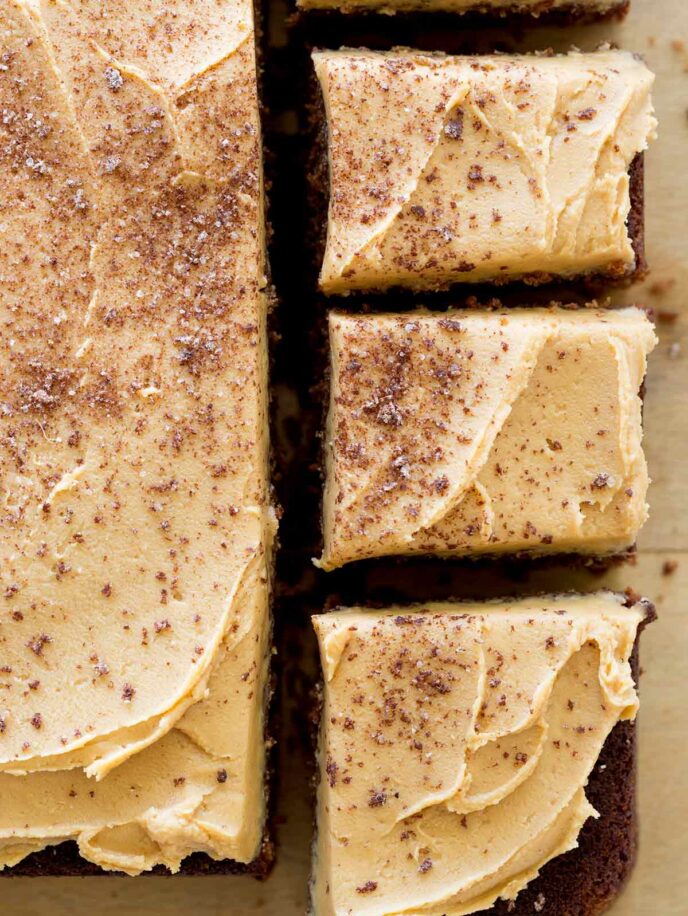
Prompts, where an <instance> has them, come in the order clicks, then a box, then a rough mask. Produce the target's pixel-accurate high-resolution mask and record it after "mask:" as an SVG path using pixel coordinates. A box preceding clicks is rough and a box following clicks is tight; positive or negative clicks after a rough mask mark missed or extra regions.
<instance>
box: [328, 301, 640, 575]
mask: <svg viewBox="0 0 688 916" xmlns="http://www.w3.org/2000/svg"><path fill="white" fill-rule="evenodd" d="M329 337H330V360H331V370H330V375H331V378H330V404H329V413H328V418H327V429H326V434H325V474H326V480H325V490H324V498H323V542H324V549H323V554H322V557H321V559H320V561H319V565H320V566H321V567H323V568H324V569H333V568H335V567H338V566H342V565H343V564H344V563H348V562H350V561H352V560H359V559H363V558H366V557H375V556H383V555H391V554H398V555H399V554H414V553H415V554H418V553H421V554H435V555H442V556H477V555H479V554H488V555H489V554H502V553H520V552H525V553H529V554H545V553H569V552H572V553H582V554H588V555H594V556H601V555H605V554H613V553H618V552H620V551H623V550H625V549H627V548H629V547H631V546H632V545H633V544H634V542H635V539H636V536H637V534H638V531H639V529H640V527H641V526H642V524H643V522H644V521H645V518H646V515H647V507H646V503H645V496H646V492H647V486H648V476H647V467H646V463H645V458H644V455H643V450H642V443H641V440H642V425H641V400H640V397H639V391H640V387H641V384H642V381H643V377H644V375H645V368H646V362H647V355H648V353H649V352H650V351H651V350H652V348H653V347H654V345H655V343H656V338H655V334H654V330H653V327H652V324H651V322H650V321H649V319H648V318H647V316H646V315H645V313H644V312H643V311H641V310H640V309H637V308H624V309H619V310H610V309H599V308H596V307H588V308H581V309H573V308H571V309H566V308H558V307H552V308H549V309H543V308H516V309H495V310H492V311H490V310H478V309H467V310H455V311H448V312H442V313H437V312H435V313H429V312H426V311H411V312H405V313H401V314H362V315H349V314H343V313H341V312H332V313H331V314H330V316H329Z"/></svg>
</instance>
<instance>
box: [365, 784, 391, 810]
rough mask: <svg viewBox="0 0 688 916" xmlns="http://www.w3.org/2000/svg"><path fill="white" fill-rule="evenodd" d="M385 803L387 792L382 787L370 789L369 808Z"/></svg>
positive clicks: (378, 806)
mask: <svg viewBox="0 0 688 916" xmlns="http://www.w3.org/2000/svg"><path fill="white" fill-rule="evenodd" d="M385 804H387V793H386V792H385V790H384V789H371V790H370V797H369V798H368V807H369V808H381V807H382V806H383V805H385Z"/></svg>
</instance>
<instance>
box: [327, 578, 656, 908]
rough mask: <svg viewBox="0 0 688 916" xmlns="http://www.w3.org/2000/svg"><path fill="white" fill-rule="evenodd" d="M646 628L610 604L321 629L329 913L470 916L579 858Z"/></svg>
mask: <svg viewBox="0 0 688 916" xmlns="http://www.w3.org/2000/svg"><path fill="white" fill-rule="evenodd" d="M645 615H646V608H645V606H644V605H643V604H642V603H641V604H638V605H635V606H633V607H630V608H629V607H625V606H624V604H623V599H622V598H620V597H619V596H617V595H614V594H611V593H606V592H600V593H597V594H591V595H584V596H570V595H569V596H556V595H552V596H546V597H540V598H529V599H520V600H516V601H512V602H504V603H501V602H499V603H498V602H492V603H487V604H463V603H459V604H457V603H454V604H431V605H426V606H422V607H421V606H419V607H417V608H391V609H388V610H384V611H372V610H363V609H358V608H354V609H351V610H342V611H335V612H333V613H330V614H325V615H322V616H318V617H315V618H314V619H313V622H314V626H315V629H316V632H317V635H318V641H319V645H320V655H321V662H322V667H323V678H324V703H323V710H322V718H321V735H320V784H319V788H318V806H317V812H318V836H317V841H316V845H315V847H314V860H313V877H312V902H313V907H314V912H315V913H316V914H317V916H328V914H337V916H344V914H356V916H373V914H374V916H402V914H409V916H410V914H414V916H417V914H421V913H422V914H427V916H464V914H468V913H474V912H478V911H480V910H485V909H489V908H490V907H491V906H492V904H493V903H494V902H495V901H496V900H497V899H498V898H504V899H508V900H513V899H514V898H515V897H516V895H517V894H518V892H519V891H520V890H522V888H523V887H525V886H526V884H528V883H529V882H530V881H531V880H532V879H533V878H535V877H536V876H537V874H538V872H539V870H540V868H541V867H542V866H543V865H544V864H545V863H546V862H548V861H549V860H550V859H552V858H553V857H555V856H558V855H561V854H562V853H565V852H566V851H568V850H570V849H572V848H574V847H575V846H576V842H577V836H578V833H579V831H580V829H581V827H582V825H583V824H584V823H585V821H586V820H587V819H588V818H589V817H596V816H597V815H596V812H595V810H594V809H593V808H592V806H591V805H590V803H589V802H588V801H587V799H586V796H585V786H586V782H587V779H588V776H589V774H590V772H591V770H592V769H593V767H594V766H595V762H596V760H597V758H598V756H599V754H600V751H601V749H602V746H603V744H604V742H605V739H606V737H607V735H608V734H609V732H610V731H611V729H612V728H613V727H614V725H615V724H616V723H617V722H618V721H620V720H624V719H632V718H633V717H634V716H635V713H636V710H637V705H638V700H637V696H636V691H635V686H634V682H633V678H632V675H631V670H630V666H629V657H630V653H631V651H632V649H633V645H634V642H635V639H636V635H637V631H638V627H639V626H640V624H641V622H642V620H643V619H644V617H645Z"/></svg>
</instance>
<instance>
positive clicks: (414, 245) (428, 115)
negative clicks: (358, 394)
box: [313, 49, 656, 294]
mask: <svg viewBox="0 0 688 916" xmlns="http://www.w3.org/2000/svg"><path fill="white" fill-rule="evenodd" d="M313 61H314V65H315V72H316V74H317V78H318V81H319V86H320V92H321V96H322V99H321V101H322V106H321V108H320V111H319V113H317V114H315V115H314V117H315V118H319V119H321V122H322V123H321V130H320V133H319V136H320V137H321V138H322V146H323V149H322V151H321V155H322V156H323V157H325V156H326V157H327V159H328V168H327V169H324V168H319V167H317V165H315V166H314V168H313V180H314V182H317V181H322V179H321V177H320V176H323V175H327V174H328V173H329V192H328V191H325V192H324V193H321V195H320V196H321V197H322V198H323V199H327V194H328V193H329V207H328V214H327V218H326V220H325V214H323V215H322V222H323V224H324V223H325V221H326V222H327V238H326V243H325V246H324V255H323V260H322V266H321V271H320V287H321V289H322V291H323V292H325V293H326V294H345V293H348V292H351V291H354V290H359V291H361V290H367V291H379V290H385V289H389V288H393V287H407V288H410V289H417V290H436V289H446V288H448V287H451V286H452V285H453V284H456V283H474V282H479V281H491V282H507V281H510V280H516V279H521V280H527V281H529V282H533V283H542V282H546V281H548V280H551V279H553V278H569V279H570V278H581V277H587V278H596V279H606V280H614V281H622V280H623V281H627V280H628V279H629V278H631V277H634V276H638V275H639V273H640V272H642V270H643V268H644V264H643V254H642V250H643V220H642V210H643V200H642V160H641V158H640V157H641V155H642V153H643V150H645V149H646V148H647V145H648V143H649V141H650V140H651V139H652V138H653V137H654V135H655V127H656V122H655V118H654V115H653V109H652V101H651V88H652V83H653V79H654V77H653V74H652V73H651V72H650V71H649V70H648V68H647V67H646V66H645V64H644V63H643V62H642V61H641V60H640V59H639V58H637V57H635V56H634V55H632V54H630V53H627V52H624V51H615V50H600V51H597V52H594V53H589V54H583V53H579V52H573V53H570V54H568V55H559V56H546V55H542V56H533V55H524V56H510V55H499V56H497V55H495V56H486V57H466V56H464V57H451V56H445V55H442V54H429V53H422V52H420V51H412V50H404V49H400V50H394V51H389V52H373V51H367V50H342V51H320V52H316V53H315V54H314V55H313ZM314 111H315V112H318V105H317V104H316V105H314ZM325 138H326V141H325ZM325 147H327V149H325ZM316 159H317V157H316ZM323 190H324V189H323ZM314 197H316V198H317V197H318V193H316V194H315V195H314Z"/></svg>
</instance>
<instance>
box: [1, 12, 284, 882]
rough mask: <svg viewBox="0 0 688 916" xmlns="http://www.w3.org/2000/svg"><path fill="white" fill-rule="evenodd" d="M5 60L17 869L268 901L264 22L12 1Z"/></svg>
mask: <svg viewBox="0 0 688 916" xmlns="http://www.w3.org/2000/svg"><path fill="white" fill-rule="evenodd" d="M0 35H1V36H2V47H3V54H2V61H3V66H2V71H3V72H2V74H1V78H0V108H1V109H2V112H3V116H2V119H1V123H0V138H1V139H0V207H1V208H2V220H1V222H2V245H0V277H1V281H0V314H1V316H2V327H3V334H2V349H1V351H0V402H1V405H2V410H1V411H0V424H1V426H2V434H1V435H0V475H1V480H2V490H3V500H2V525H1V526H0V578H1V586H0V596H1V597H0V601H1V602H2V607H1V608H0V665H1V667H0V798H1V799H2V804H0V870H1V869H3V868H4V869H7V868H8V867H10V866H13V865H17V863H20V864H19V865H18V870H20V871H21V872H22V873H24V874H26V873H29V874H38V873H42V874H45V873H50V874H61V873H65V872H66V871H71V872H76V873H80V872H81V871H82V870H83V869H86V870H91V871H92V870H93V868H92V866H93V865H97V866H100V867H101V868H103V869H113V870H117V871H122V872H126V873H127V874H138V873H140V872H142V871H146V870H149V869H152V868H154V867H159V866H166V867H167V869H169V870H171V871H173V872H175V871H178V870H179V869H180V867H182V868H184V870H186V871H187V872H195V871H207V870H212V869H213V868H215V870H217V869H218V868H219V869H220V870H225V871H233V870H242V869H243V870H246V869H248V870H250V871H252V872H253V873H258V874H261V873H264V872H265V870H266V869H267V867H268V865H269V860H270V844H269V843H268V842H267V840H266V839H265V837H266V834H265V821H266V813H265V812H266V799H265V791H266V790H265V736H264V731H265V706H266V697H267V692H268V691H267V687H268V663H269V657H270V651H271V649H270V614H269V578H270V567H271V562H270V552H271V543H272V540H273V534H274V529H275V519H274V513H273V510H272V508H271V506H270V502H269V494H268V427H267V391H266V388H267V357H266V312H267V295H266V258H265V234H264V220H263V183H262V175H261V139H260V122H259V116H258V115H259V112H258V100H257V88H256V60H255V47H254V26H253V8H252V5H251V2H250V0H233V2H229V3H217V2H216V0H169V2H166V3H164V4H160V3H156V2H151V0H130V2H127V3H106V4H103V3H100V2H99V3H95V2H91V0H70V2H69V3H67V2H63V0H32V2H27V0H5V2H4V3H3V4H2V9H1V10H0ZM65 840H73V841H75V842H76V844H78V850H79V853H80V856H81V860H76V861H75V858H74V854H73V846H72V847H59V848H58V849H57V850H56V851H55V853H54V854H53V853H52V851H51V850H48V849H47V848H46V847H52V846H56V845H57V844H60V843H61V842H62V841H65ZM63 849H64V855H63V853H62V850H63ZM41 850H45V852H44V853H41V852H40V851H41ZM192 853H196V854H201V853H204V854H206V855H205V856H200V855H195V856H194V857H193V859H192V860H191V861H190V864H188V865H186V866H185V865H183V860H184V859H185V857H186V856H188V855H190V854H192ZM27 857H28V858H27ZM79 861H81V863H83V869H82V866H81V865H80V864H79ZM213 862H221V863H222V865H213V864H212V863H213ZM65 863H67V864H65Z"/></svg>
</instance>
